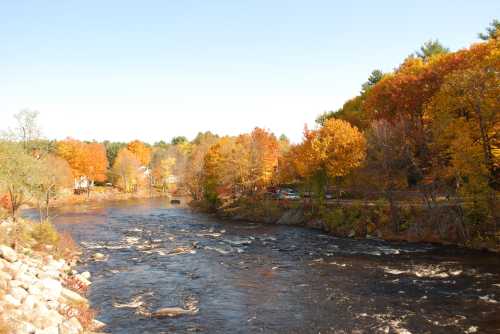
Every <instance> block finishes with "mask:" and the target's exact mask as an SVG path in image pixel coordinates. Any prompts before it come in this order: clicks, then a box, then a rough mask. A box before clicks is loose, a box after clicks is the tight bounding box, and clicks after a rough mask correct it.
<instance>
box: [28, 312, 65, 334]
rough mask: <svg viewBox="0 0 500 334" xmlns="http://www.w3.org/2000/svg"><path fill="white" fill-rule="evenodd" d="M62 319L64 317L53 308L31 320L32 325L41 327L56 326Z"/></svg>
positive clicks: (49, 327)
mask: <svg viewBox="0 0 500 334" xmlns="http://www.w3.org/2000/svg"><path fill="white" fill-rule="evenodd" d="M63 321H64V317H63V316H62V315H60V314H59V312H57V311H55V310H49V311H47V313H45V314H44V315H39V316H37V317H35V319H34V320H33V325H35V326H36V327H38V328H41V329H51V328H53V327H55V328H56V333H57V327H58V326H59V324H60V323H62V322H63Z"/></svg>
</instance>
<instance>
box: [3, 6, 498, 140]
mask: <svg viewBox="0 0 500 334" xmlns="http://www.w3.org/2000/svg"><path fill="white" fill-rule="evenodd" d="M499 16H500V1H486V0H485V1H471V0H468V1H436V0H434V1H271V0H268V1H243V0H241V1H235V0H233V1H207V0H205V1H202V0H200V1H167V0H164V1H146V0H145V1H124V0H122V1H104V0H101V1H89V0H87V1H56V0H50V1H46V0H45V1H22V0H11V1H10V0H0V128H5V127H6V126H9V125H10V124H11V118H12V114H14V113H15V112H17V111H19V110H21V109H23V108H29V109H33V110H38V111H40V113H41V122H42V125H43V129H44V134H45V136H47V137H50V138H63V137H66V136H72V137H75V138H79V139H98V140H102V139H111V140H130V139H134V138H141V139H144V140H146V141H150V142H153V141H156V140H160V139H165V140H168V139H170V138H171V137H172V136H175V135H186V136H188V137H193V136H194V135H195V134H196V133H197V132H198V131H204V130H212V131H215V132H217V133H219V134H236V133H239V132H244V131H249V130H251V129H252V128H253V127H254V126H261V127H265V128H269V129H271V130H272V131H274V132H276V133H277V134H278V135H279V134H281V133H285V134H287V135H288V136H289V137H291V138H292V139H294V140H295V141H297V140H299V139H300V137H301V131H302V128H303V126H304V123H308V124H309V125H312V124H313V121H314V119H315V117H316V116H317V115H318V114H320V113H321V112H323V111H326V110H332V109H336V108H338V107H340V106H341V105H342V103H343V102H344V101H345V100H346V99H348V98H350V97H352V96H354V95H356V94H357V93H358V91H359V89H360V85H361V84H362V83H363V82H364V81H365V80H366V78H367V77H368V75H369V73H370V72H371V71H372V70H373V69H375V68H380V69H382V70H384V71H389V70H391V69H392V68H394V67H395V66H397V65H398V64H399V63H400V62H401V61H402V60H403V59H404V57H406V56H407V55H408V54H410V53H412V52H414V51H415V50H416V49H418V47H419V46H420V45H421V44H422V43H424V42H425V41H426V40H428V39H431V38H432V39H435V38H437V39H439V40H440V41H441V42H442V43H443V44H445V45H446V46H448V47H450V48H451V49H452V50H455V49H459V48H462V47H466V46H468V45H469V44H470V43H472V42H474V41H477V33H478V32H480V31H483V30H484V29H485V27H486V26H487V25H488V24H489V22H490V21H491V20H492V19H494V18H495V17H496V18H498V17H499Z"/></svg>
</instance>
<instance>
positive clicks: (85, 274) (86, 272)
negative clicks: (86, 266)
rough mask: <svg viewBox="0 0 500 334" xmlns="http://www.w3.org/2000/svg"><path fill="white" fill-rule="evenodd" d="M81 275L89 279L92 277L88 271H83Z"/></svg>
mask: <svg viewBox="0 0 500 334" xmlns="http://www.w3.org/2000/svg"><path fill="white" fill-rule="evenodd" d="M80 277H82V278H85V279H87V280H89V279H90V273H89V272H88V271H84V272H83V273H81V274H80Z"/></svg>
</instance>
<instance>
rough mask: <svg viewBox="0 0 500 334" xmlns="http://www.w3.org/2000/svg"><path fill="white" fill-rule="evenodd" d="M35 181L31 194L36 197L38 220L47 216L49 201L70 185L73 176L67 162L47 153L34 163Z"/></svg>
mask: <svg viewBox="0 0 500 334" xmlns="http://www.w3.org/2000/svg"><path fill="white" fill-rule="evenodd" d="M36 169H37V171H36V173H37V181H36V186H35V187H34V190H33V194H34V197H35V199H36V202H37V205H38V209H39V216H40V221H43V220H45V219H48V218H49V208H50V201H51V200H52V199H53V198H54V197H56V196H57V194H58V193H59V192H60V191H61V190H62V189H64V188H69V187H71V186H72V182H73V176H72V173H71V167H70V166H69V164H68V162H67V161H66V160H64V159H62V158H59V157H57V156H55V155H52V154H49V155H47V156H45V157H43V158H41V159H40V160H38V161H37V164H36Z"/></svg>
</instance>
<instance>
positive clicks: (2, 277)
mask: <svg viewBox="0 0 500 334" xmlns="http://www.w3.org/2000/svg"><path fill="white" fill-rule="evenodd" d="M11 279H12V276H11V275H10V274H8V273H6V272H5V271H0V280H2V281H10V280H11Z"/></svg>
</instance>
